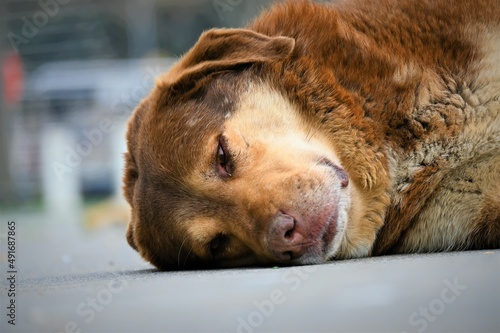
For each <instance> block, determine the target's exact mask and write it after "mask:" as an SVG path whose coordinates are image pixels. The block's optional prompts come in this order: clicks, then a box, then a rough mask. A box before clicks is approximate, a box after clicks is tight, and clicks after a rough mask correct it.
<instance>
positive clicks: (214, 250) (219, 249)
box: [208, 235, 229, 258]
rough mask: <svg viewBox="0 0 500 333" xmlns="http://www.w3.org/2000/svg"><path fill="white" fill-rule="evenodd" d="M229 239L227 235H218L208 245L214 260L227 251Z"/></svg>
mask: <svg viewBox="0 0 500 333" xmlns="http://www.w3.org/2000/svg"><path fill="white" fill-rule="evenodd" d="M228 243H229V238H228V237H227V236H226V235H218V236H216V237H215V238H214V239H212V241H210V243H209V244H208V249H209V252H210V255H211V256H212V258H216V257H218V256H220V255H221V254H222V253H223V252H224V251H225V250H226V249H227V245H228Z"/></svg>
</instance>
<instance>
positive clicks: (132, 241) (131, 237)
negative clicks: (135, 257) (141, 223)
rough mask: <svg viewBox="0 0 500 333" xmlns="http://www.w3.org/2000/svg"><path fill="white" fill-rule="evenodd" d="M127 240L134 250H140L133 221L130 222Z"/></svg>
mask: <svg viewBox="0 0 500 333" xmlns="http://www.w3.org/2000/svg"><path fill="white" fill-rule="evenodd" d="M127 242H128V244H129V245H130V246H131V247H132V248H133V249H134V250H136V251H139V250H138V249H137V244H135V237H134V224H133V223H132V221H130V222H129V224H128V227H127Z"/></svg>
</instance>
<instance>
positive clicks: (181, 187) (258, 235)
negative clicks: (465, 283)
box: [124, 0, 500, 269]
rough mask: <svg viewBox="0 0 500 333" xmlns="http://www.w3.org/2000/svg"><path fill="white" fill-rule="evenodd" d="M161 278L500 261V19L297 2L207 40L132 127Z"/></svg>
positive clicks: (417, 3) (399, 5)
mask: <svg viewBox="0 0 500 333" xmlns="http://www.w3.org/2000/svg"><path fill="white" fill-rule="evenodd" d="M127 139H128V149H129V151H128V153H127V154H126V164H127V165H126V172H125V177H124V183H125V185H124V191H125V196H126V198H127V200H128V202H129V203H130V205H131V207H132V217H131V221H130V224H129V229H128V232H127V239H128V241H129V243H130V245H131V246H132V247H134V248H135V249H136V250H137V251H139V253H140V254H141V255H142V256H143V257H144V258H145V259H146V260H148V261H150V262H151V263H153V264H154V265H156V266H157V267H159V268H161V269H170V268H175V267H177V268H187V267H201V266H207V265H208V266H242V265H254V264H264V265H267V264H275V263H278V264H310V263H322V262H325V261H328V260H332V259H344V258H357V257H364V256H369V255H380V254H388V253H410V252H430V251H445V250H454V249H481V248H496V247H499V246H500V2H499V1H498V0H477V1H469V0H455V1H452V2H450V1H447V0H434V1H431V0H379V1H370V0H352V1H341V2H338V3H333V4H314V3H311V2H308V1H292V2H287V3H285V4H280V5H277V6H275V7H274V8H272V9H271V10H270V11H268V12H267V13H264V14H263V15H262V16H261V17H260V18H258V19H257V20H256V21H255V22H254V23H253V24H252V25H251V26H250V27H249V29H220V30H210V31H207V32H205V33H204V34H203V35H202V36H201V37H200V39H199V41H198V42H197V43H196V45H195V46H194V47H193V48H192V49H191V50H190V51H189V52H188V53H187V54H186V55H184V57H182V59H181V60H180V61H179V62H178V63H177V64H176V65H175V66H174V67H173V68H172V69H171V70H170V71H169V72H168V73H167V74H165V75H164V76H162V77H160V78H159V79H158V80H157V84H156V88H155V89H154V90H153V91H152V92H151V94H150V95H149V96H148V97H147V98H146V99H145V100H144V101H143V102H142V103H141V104H140V105H139V107H138V108H137V110H136V111H135V112H134V114H133V116H132V118H131V120H130V123H129V129H128V136H127Z"/></svg>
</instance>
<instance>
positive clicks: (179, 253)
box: [177, 236, 192, 267]
mask: <svg viewBox="0 0 500 333" xmlns="http://www.w3.org/2000/svg"><path fill="white" fill-rule="evenodd" d="M187 239H188V236H186V237H184V240H183V241H182V243H181V246H180V247H179V252H178V253H177V266H179V267H180V266H181V252H182V247H183V246H184V243H186V241H187ZM191 250H192V248H191ZM191 250H190V251H189V252H191ZM188 254H189V253H188ZM184 264H186V262H184Z"/></svg>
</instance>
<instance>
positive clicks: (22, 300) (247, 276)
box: [0, 214, 500, 333]
mask: <svg viewBox="0 0 500 333" xmlns="http://www.w3.org/2000/svg"><path fill="white" fill-rule="evenodd" d="M0 215H1V214H0ZM0 218H1V219H2V220H1V221H0V222H1V224H0V233H1V234H2V235H1V244H0V247H1V255H0V263H1V270H2V274H4V276H5V277H4V278H2V280H1V283H2V290H1V294H0V295H1V309H2V310H1V311H0V312H1V313H0V315H1V317H0V318H1V319H0V331H1V332H23V333H25V332H26V333H27V332H247V333H250V332H311V333H312V332H398V333H400V332H408V333H410V332H490V333H493V332H497V333H498V332H500V251H499V250H494V251H474V252H454V253H447V254H427V255H407V256H387V257H378V258H368V259H361V260H349V261H339V262H332V263H329V264H325V265H317V266H303V267H288V268H283V267H281V268H247V269H225V270H213V271H188V272H158V271H156V270H154V269H153V267H152V266H150V265H149V264H147V263H145V262H143V261H142V259H140V258H139V256H138V254H137V253H135V252H134V251H133V250H132V249H130V248H129V246H128V244H127V243H126V241H125V238H124V236H123V235H124V226H122V225H119V226H108V227H104V228H101V229H88V228H84V227H82V226H81V223H80V221H79V219H78V218H76V217H74V216H57V217H54V216H52V217H48V216H42V215H40V214H3V215H1V216H0ZM10 220H15V221H16V262H15V265H16V267H15V268H16V272H17V273H16V274H15V280H16V281H15V294H16V295H15V297H10V296H9V288H10V283H9V281H8V277H9V276H10V275H11V274H10V275H9V274H8V273H7V272H8V271H9V267H8V264H9V262H8V251H7V250H8V248H7V243H6V232H7V231H8V229H7V221H10ZM12 298H13V299H14V300H15V305H16V309H15V324H16V325H15V326H13V325H11V324H9V323H8V320H11V319H10V318H9V317H8V316H7V315H8V314H9V311H10V310H9V309H7V306H8V305H9V304H10V303H9V302H10V300H11V299H12Z"/></svg>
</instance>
